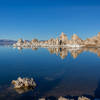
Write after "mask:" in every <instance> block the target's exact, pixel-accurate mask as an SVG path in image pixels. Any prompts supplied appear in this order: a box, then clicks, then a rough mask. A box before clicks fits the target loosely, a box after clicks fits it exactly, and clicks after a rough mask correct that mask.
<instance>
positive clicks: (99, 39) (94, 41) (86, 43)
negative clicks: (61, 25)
mask: <svg viewBox="0 0 100 100" xmlns="http://www.w3.org/2000/svg"><path fill="white" fill-rule="evenodd" d="M13 46H14V47H24V48H26V47H27V48H29V47H31V48H33V47H49V46H66V47H71V48H72V47H100V32H99V33H98V35H97V36H94V37H91V38H87V39H86V40H82V39H81V38H79V37H78V36H77V35H76V34H73V36H72V37H71V39H70V40H68V37H67V35H66V34H64V33H63V32H62V33H61V35H60V37H58V38H56V39H54V38H51V39H49V40H45V41H38V39H33V40H32V41H30V42H29V41H26V40H24V41H23V40H22V39H19V40H18V42H17V43H15V44H14V45H13Z"/></svg>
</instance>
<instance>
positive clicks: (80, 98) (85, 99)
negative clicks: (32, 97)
mask: <svg viewBox="0 0 100 100" xmlns="http://www.w3.org/2000/svg"><path fill="white" fill-rule="evenodd" d="M39 100H50V99H46V98H40V99H39ZM57 100H76V99H74V98H71V99H70V98H65V97H62V96H61V97H59V98H58V99H57ZM77 100H91V99H90V98H87V97H84V96H82V97H78V98H77Z"/></svg>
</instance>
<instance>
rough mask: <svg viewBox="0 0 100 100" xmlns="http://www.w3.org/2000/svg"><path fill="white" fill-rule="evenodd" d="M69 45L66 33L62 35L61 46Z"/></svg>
mask: <svg viewBox="0 0 100 100" xmlns="http://www.w3.org/2000/svg"><path fill="white" fill-rule="evenodd" d="M67 43H68V37H67V36H66V35H65V34H64V32H62V33H61V35H60V45H65V44H67Z"/></svg>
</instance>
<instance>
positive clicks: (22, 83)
mask: <svg viewBox="0 0 100 100" xmlns="http://www.w3.org/2000/svg"><path fill="white" fill-rule="evenodd" d="M12 84H13V85H14V88H16V89H19V88H26V87H28V88H31V87H32V88H34V87H36V83H35V81H34V80H33V78H31V79H29V78H21V77H19V78H18V79H17V80H13V81H12Z"/></svg>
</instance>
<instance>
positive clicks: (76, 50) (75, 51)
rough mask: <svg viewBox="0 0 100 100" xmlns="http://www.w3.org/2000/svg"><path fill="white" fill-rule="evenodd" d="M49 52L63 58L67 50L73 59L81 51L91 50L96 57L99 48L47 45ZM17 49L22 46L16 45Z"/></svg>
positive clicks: (98, 54)
mask: <svg viewBox="0 0 100 100" xmlns="http://www.w3.org/2000/svg"><path fill="white" fill-rule="evenodd" d="M47 49H48V51H49V52H50V54H56V55H57V56H60V57H61V59H64V58H66V57H67V56H68V52H69V53H70V54H71V56H72V57H73V58H74V59H75V58H77V57H78V56H79V54H81V53H82V52H84V51H86V52H92V53H95V54H97V56H98V57H100V48H65V47H61V48H60V47H55V48H54V47H49V48H47ZM18 50H22V48H19V47H18ZM32 50H38V48H36V47H34V48H32Z"/></svg>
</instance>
